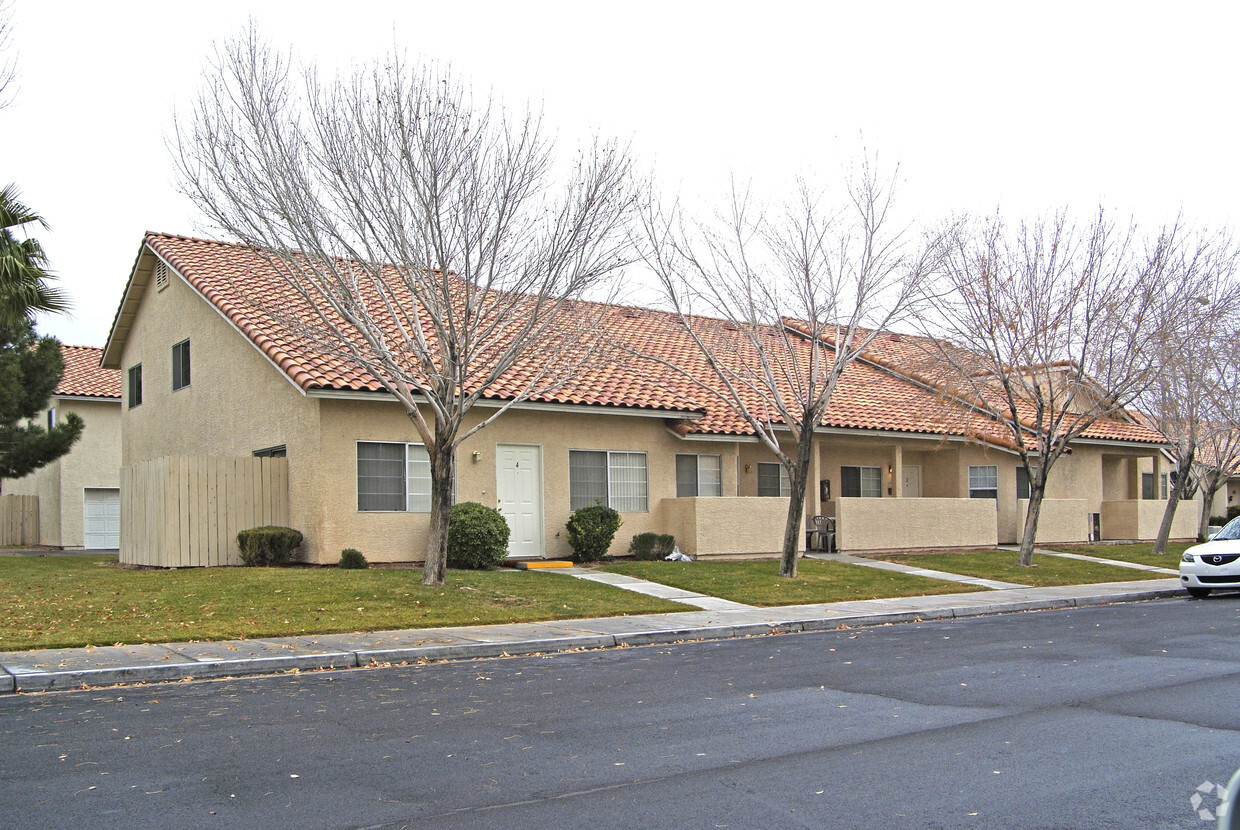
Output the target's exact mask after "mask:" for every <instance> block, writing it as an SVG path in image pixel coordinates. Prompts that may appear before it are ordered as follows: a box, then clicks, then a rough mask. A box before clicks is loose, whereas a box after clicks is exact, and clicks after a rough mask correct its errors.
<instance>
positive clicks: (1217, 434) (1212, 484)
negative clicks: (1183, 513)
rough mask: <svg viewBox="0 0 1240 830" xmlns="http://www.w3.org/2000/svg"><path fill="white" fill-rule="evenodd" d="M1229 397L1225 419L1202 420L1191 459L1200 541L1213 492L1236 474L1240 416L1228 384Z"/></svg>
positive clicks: (1239, 471)
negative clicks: (1198, 506) (1197, 497)
mask: <svg viewBox="0 0 1240 830" xmlns="http://www.w3.org/2000/svg"><path fill="white" fill-rule="evenodd" d="M1226 395H1227V397H1229V398H1230V399H1231V406H1230V407H1229V409H1228V415H1227V416H1226V417H1227V420H1212V421H1208V422H1206V424H1205V425H1204V427H1203V428H1202V430H1201V432H1200V437H1199V440H1198V444H1197V446H1198V453H1197V456H1196V457H1195V458H1194V460H1193V473H1192V475H1193V483H1194V484H1195V485H1196V487H1197V490H1198V492H1200V493H1201V502H1202V503H1201V518H1200V520H1199V522H1198V525H1197V538H1198V539H1199V540H1204V539H1205V538H1206V534H1207V533H1208V532H1209V528H1210V511H1211V509H1212V508H1213V507H1214V495H1215V493H1217V492H1218V491H1219V490H1221V489H1223V487H1225V486H1226V485H1227V481H1228V479H1230V478H1231V477H1232V476H1235V475H1240V418H1237V416H1236V413H1237V409H1236V406H1237V405H1238V404H1240V395H1237V390H1236V388H1235V387H1234V386H1232V387H1231V388H1230V389H1229V391H1228V392H1227V393H1226Z"/></svg>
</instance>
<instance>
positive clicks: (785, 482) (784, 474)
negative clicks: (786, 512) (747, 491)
mask: <svg viewBox="0 0 1240 830" xmlns="http://www.w3.org/2000/svg"><path fill="white" fill-rule="evenodd" d="M763 467H778V468H779V493H778V498H781V499H786V498H788V497H789V496H791V495H792V480H791V479H790V478H789V477H788V468H787V467H785V466H784V465H783V464H781V463H780V462H778V461H759V462H758V495H759V496H761V497H763V498H776V497H777V496H776V495H775V494H772V493H767V494H766V495H763V494H762V490H761V488H762V468H763ZM767 474H768V475H769V474H770V472H769V470H768V472H767Z"/></svg>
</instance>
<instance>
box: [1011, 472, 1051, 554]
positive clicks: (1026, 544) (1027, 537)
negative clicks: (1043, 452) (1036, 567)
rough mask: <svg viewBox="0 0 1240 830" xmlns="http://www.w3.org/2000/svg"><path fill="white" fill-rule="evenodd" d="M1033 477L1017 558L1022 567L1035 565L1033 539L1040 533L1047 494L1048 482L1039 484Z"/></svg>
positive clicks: (1030, 482)
mask: <svg viewBox="0 0 1240 830" xmlns="http://www.w3.org/2000/svg"><path fill="white" fill-rule="evenodd" d="M1042 475H1045V473H1044V472H1043V473H1042ZM1038 477H1041V476H1038ZM1033 479H1034V477H1033V476H1030V481H1029V510H1028V511H1027V512H1026V513H1025V532H1024V534H1023V535H1022V536H1021V539H1020V555H1019V556H1018V557H1017V558H1016V564H1017V565H1019V566H1020V567H1022V568H1032V567H1033V540H1034V539H1036V538H1037V535H1038V517H1039V516H1041V515H1042V499H1043V498H1044V497H1045V496H1046V483H1045V482H1042V484H1041V485H1040V486H1039V484H1038V482H1036V481H1034V480H1033Z"/></svg>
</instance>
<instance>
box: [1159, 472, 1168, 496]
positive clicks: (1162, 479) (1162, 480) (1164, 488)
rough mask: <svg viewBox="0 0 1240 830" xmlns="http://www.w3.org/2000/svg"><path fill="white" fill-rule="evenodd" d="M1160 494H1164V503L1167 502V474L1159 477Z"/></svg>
mask: <svg viewBox="0 0 1240 830" xmlns="http://www.w3.org/2000/svg"><path fill="white" fill-rule="evenodd" d="M1158 487H1159V492H1160V493H1162V499H1163V501H1166V500H1167V495H1168V494H1167V474H1166V473H1163V474H1162V475H1160V476H1159V477H1158Z"/></svg>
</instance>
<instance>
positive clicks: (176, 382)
mask: <svg viewBox="0 0 1240 830" xmlns="http://www.w3.org/2000/svg"><path fill="white" fill-rule="evenodd" d="M187 386H189V341H188V340H182V341H181V342H180V343H177V344H176V345H175V346H173V347H172V391H173V392H175V391H177V390H178V389H184V388H185V387H187Z"/></svg>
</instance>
